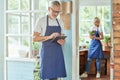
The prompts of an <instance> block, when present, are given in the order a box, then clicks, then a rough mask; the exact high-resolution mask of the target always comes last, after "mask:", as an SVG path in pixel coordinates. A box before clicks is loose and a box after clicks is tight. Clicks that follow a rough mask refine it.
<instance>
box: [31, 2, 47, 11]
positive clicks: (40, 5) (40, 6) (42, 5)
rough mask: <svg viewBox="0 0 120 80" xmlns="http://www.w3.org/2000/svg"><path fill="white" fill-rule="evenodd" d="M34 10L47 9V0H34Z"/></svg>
mask: <svg viewBox="0 0 120 80" xmlns="http://www.w3.org/2000/svg"><path fill="white" fill-rule="evenodd" d="M32 5H33V7H32V9H33V10H46V9H47V8H46V7H47V6H46V5H47V1H46V0H33V4H32Z"/></svg>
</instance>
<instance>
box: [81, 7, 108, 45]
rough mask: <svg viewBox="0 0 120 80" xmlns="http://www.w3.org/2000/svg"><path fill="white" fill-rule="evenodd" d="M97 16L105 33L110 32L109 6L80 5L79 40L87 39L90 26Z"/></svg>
mask: <svg viewBox="0 0 120 80" xmlns="http://www.w3.org/2000/svg"><path fill="white" fill-rule="evenodd" d="M96 16H97V17H99V18H100V20H101V25H100V26H101V27H102V29H103V32H104V34H105V35H109V34H110V6H80V9H79V36H80V39H79V41H80V42H82V43H83V41H85V40H89V37H88V34H89V30H90V27H91V26H93V19H94V17H96Z"/></svg>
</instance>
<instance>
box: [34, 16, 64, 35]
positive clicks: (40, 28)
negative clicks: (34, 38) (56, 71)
mask: <svg viewBox="0 0 120 80" xmlns="http://www.w3.org/2000/svg"><path fill="white" fill-rule="evenodd" d="M58 23H59V24H60V27H61V34H63V27H64V25H63V22H62V21H61V20H60V19H58ZM58 23H57V21H56V19H50V18H48V26H58ZM46 28H47V16H44V17H42V18H38V19H37V21H36V24H35V28H34V32H39V33H40V36H44V35H45V32H46Z"/></svg>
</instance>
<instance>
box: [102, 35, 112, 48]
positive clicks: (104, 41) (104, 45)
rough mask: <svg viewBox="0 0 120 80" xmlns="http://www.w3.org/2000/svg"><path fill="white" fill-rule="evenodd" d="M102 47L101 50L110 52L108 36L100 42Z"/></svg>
mask: <svg viewBox="0 0 120 80" xmlns="http://www.w3.org/2000/svg"><path fill="white" fill-rule="evenodd" d="M102 45H103V50H110V46H111V38H110V36H104V39H103V41H102Z"/></svg>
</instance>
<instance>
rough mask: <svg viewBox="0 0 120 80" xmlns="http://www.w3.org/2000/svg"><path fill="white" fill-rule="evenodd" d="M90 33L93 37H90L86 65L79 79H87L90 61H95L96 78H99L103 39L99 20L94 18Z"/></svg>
mask: <svg viewBox="0 0 120 80" xmlns="http://www.w3.org/2000/svg"><path fill="white" fill-rule="evenodd" d="M91 32H93V33H94V34H93V35H90V38H91V43H90V47H89V50H88V58H87V64H86V69H85V72H84V73H83V74H82V75H81V78H85V77H88V73H89V68H90V64H91V60H92V59H96V67H97V74H96V78H100V64H101V61H100V60H101V58H103V57H104V55H103V51H102V44H101V41H100V40H102V39H103V31H102V28H101V27H100V19H99V18H98V17H95V18H94V26H93V27H92V28H91Z"/></svg>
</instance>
